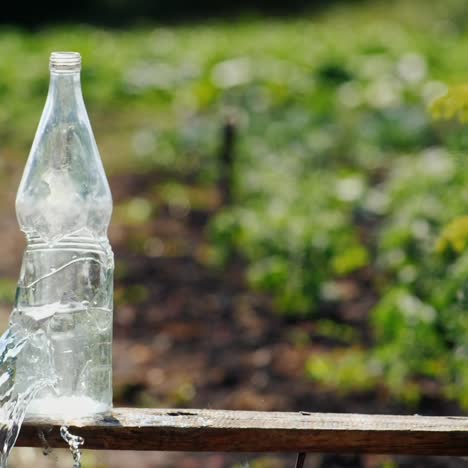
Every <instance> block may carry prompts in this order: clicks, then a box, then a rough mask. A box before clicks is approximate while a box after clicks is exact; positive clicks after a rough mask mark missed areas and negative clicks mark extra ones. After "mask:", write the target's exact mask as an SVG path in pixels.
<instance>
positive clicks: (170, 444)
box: [17, 408, 468, 455]
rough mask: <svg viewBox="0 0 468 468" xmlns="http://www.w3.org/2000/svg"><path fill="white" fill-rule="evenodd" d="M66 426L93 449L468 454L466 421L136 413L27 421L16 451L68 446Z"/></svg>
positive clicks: (173, 411)
mask: <svg viewBox="0 0 468 468" xmlns="http://www.w3.org/2000/svg"><path fill="white" fill-rule="evenodd" d="M63 423H66V424H67V425H68V426H69V427H70V431H71V432H72V433H75V434H78V435H81V436H83V437H84V438H85V445H84V448H88V449H112V450H164V451H174V450H176V451H195V452H205V451H209V452H336V453H391V454H424V455H468V418H464V417H425V416H387V415H362V414H332V413H305V412H303V413H276V412H253V411H221V410H177V409H133V408H116V409H114V410H113V411H112V413H111V414H110V415H108V416H105V417H101V418H99V419H82V420H73V421H58V420H52V419H27V420H25V423H24V425H23V428H22V429H21V433H20V435H19V438H18V442H17V445H18V446H41V445H42V443H41V441H40V438H39V436H38V431H40V430H41V431H43V433H44V435H45V437H46V439H47V441H48V444H49V445H50V446H51V447H64V443H63V441H62V440H61V438H60V435H59V427H60V425H61V424H63Z"/></svg>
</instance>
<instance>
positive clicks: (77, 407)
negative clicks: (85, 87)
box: [11, 54, 114, 417]
mask: <svg viewBox="0 0 468 468" xmlns="http://www.w3.org/2000/svg"><path fill="white" fill-rule="evenodd" d="M68 55H69V54H68ZM68 55H67V57H65V59H66V60H65V59H64V58H63V57H59V59H60V60H62V61H63V60H65V62H64V63H65V66H63V67H62V68H60V66H61V63H62V62H60V60H59V62H58V65H59V67H58V68H57V67H56V68H55V69H54V68H53V67H52V61H51V84H50V87H49V94H48V98H47V102H46V106H45V109H44V112H43V115H42V118H41V121H40V124H39V128H38V131H37V133H36V137H35V140H34V142H33V146H32V149H31V153H30V156H29V159H28V162H27V165H26V168H25V172H24V174H23V179H22V181H21V184H20V188H19V191H18V195H17V200H16V210H17V216H18V221H19V224H20V226H21V229H22V230H23V231H24V232H25V234H26V240H27V247H26V250H25V252H24V256H23V262H22V266H21V272H20V278H19V281H18V288H17V294H16V303H15V309H14V311H13V313H12V315H11V322H12V323H14V324H18V325H19V326H21V327H22V328H24V329H25V330H26V331H27V332H29V333H30V334H31V336H32V339H31V340H29V341H28V343H27V345H26V346H27V349H26V350H25V352H23V353H22V354H21V356H20V357H19V358H18V362H17V368H16V380H17V388H18V390H19V391H20V392H21V391H24V390H25V388H27V386H28V385H29V384H30V380H31V378H34V379H37V378H43V379H44V378H46V379H49V380H50V381H53V382H54V384H53V385H49V386H47V387H46V388H44V389H42V390H41V391H40V392H39V393H38V394H37V395H36V397H35V398H34V400H33V401H32V403H31V405H30V407H29V409H28V414H36V415H59V416H74V417H79V416H89V415H93V414H98V413H104V412H106V411H108V410H109V409H110V408H111V406H112V309H113V270H114V262H113V254H112V250H111V247H110V245H109V242H108V239H107V227H108V224H109V220H110V216H111V211H112V198H111V195H110V190H109V186H108V184H107V179H106V178H105V174H104V170H103V168H102V163H101V160H100V156H99V153H98V150H97V147H96V144H95V141H94V137H93V134H92V130H91V126H90V124H89V120H88V118H87V113H86V110H85V107H84V103H83V100H82V96H81V87H80V82H79V68H77V67H75V68H74V67H70V66H69V65H70V60H71V61H72V64H73V63H75V62H73V60H74V59H76V57H74V56H73V55H72V56H71V58H70V57H69V56H68ZM78 57H79V55H78ZM68 59H70V60H68ZM67 60H68V61H67ZM31 376H33V377H31Z"/></svg>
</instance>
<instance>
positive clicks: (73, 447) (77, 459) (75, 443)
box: [60, 426, 84, 468]
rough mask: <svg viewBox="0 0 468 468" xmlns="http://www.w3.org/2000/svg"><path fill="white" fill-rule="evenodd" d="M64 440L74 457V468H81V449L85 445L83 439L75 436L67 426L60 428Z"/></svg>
mask: <svg viewBox="0 0 468 468" xmlns="http://www.w3.org/2000/svg"><path fill="white" fill-rule="evenodd" d="M60 435H61V436H62V439H63V440H64V441H65V442H66V443H67V444H68V447H69V448H70V452H71V453H72V456H73V468H81V451H80V447H81V446H82V445H83V444H84V439H83V437H80V436H77V435H73V434H72V433H71V432H70V431H69V430H68V427H67V426H62V427H61V428H60Z"/></svg>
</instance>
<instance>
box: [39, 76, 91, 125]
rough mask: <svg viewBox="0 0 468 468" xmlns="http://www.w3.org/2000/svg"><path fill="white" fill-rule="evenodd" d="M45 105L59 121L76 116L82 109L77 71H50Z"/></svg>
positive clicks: (82, 103)
mask: <svg viewBox="0 0 468 468" xmlns="http://www.w3.org/2000/svg"><path fill="white" fill-rule="evenodd" d="M47 105H48V106H50V110H51V111H53V114H54V115H55V117H56V118H57V119H59V120H61V119H67V117H68V118H69V117H71V116H72V115H76V113H77V111H78V110H79V109H81V108H84V102H83V95H82V92H81V81H80V71H79V70H78V71H74V72H65V73H64V72H55V71H51V73H50V84H49V94H48V96H47Z"/></svg>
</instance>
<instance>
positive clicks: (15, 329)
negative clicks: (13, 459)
mask: <svg viewBox="0 0 468 468" xmlns="http://www.w3.org/2000/svg"><path fill="white" fill-rule="evenodd" d="M33 342H36V344H39V343H41V344H44V343H43V342H42V337H41V336H38V332H37V331H31V330H28V329H26V328H25V327H24V326H22V324H21V322H19V321H17V320H15V316H14V314H12V319H11V321H10V327H9V328H8V330H7V331H6V332H5V333H4V334H3V335H2V336H1V337H0V468H6V466H7V458H8V455H9V453H10V451H11V449H12V447H13V445H14V444H15V442H16V439H17V438H18V434H19V430H20V428H21V424H22V423H23V420H24V415H25V413H26V409H27V407H28V405H29V403H30V402H31V400H32V399H33V398H34V396H35V395H36V394H37V392H39V391H40V390H42V389H43V388H45V387H46V386H48V385H49V384H50V383H52V382H53V380H54V379H53V377H52V376H50V377H49V378H35V377H36V376H35V375H32V376H31V380H30V381H29V382H28V385H27V386H25V387H24V388H21V389H20V388H19V387H18V385H17V383H16V363H17V360H18V357H19V356H20V355H21V354H22V353H24V352H26V350H27V349H28V347H29V346H31V345H32V343H33ZM46 349H47V348H45V350H44V352H46ZM32 374H34V373H32Z"/></svg>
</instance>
